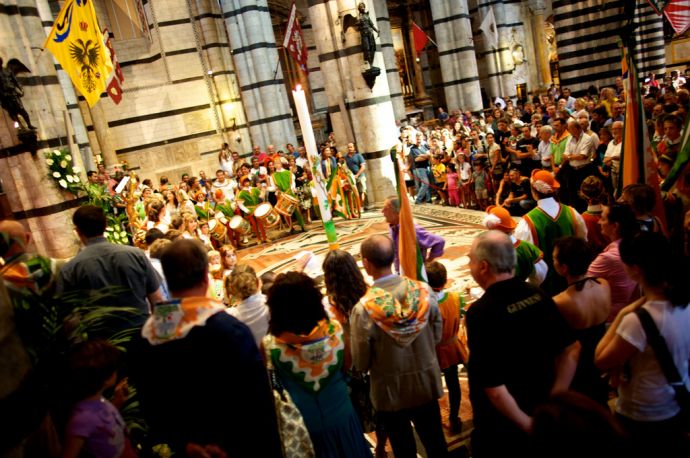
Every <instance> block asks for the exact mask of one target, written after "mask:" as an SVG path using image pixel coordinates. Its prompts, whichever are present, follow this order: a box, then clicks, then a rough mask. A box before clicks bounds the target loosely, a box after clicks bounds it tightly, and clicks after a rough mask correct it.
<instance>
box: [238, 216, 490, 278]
mask: <svg viewBox="0 0 690 458" xmlns="http://www.w3.org/2000/svg"><path fill="white" fill-rule="evenodd" d="M380 208H381V207H380V206H378V207H373V208H371V209H370V210H369V211H367V212H364V213H363V215H362V218H361V219H355V220H344V219H340V218H338V219H337V220H336V222H335V223H336V231H337V233H338V242H339V244H340V249H342V250H345V251H348V252H350V253H351V254H352V255H353V256H354V257H355V259H357V260H358V261H359V247H360V243H361V242H362V241H363V240H364V239H365V238H366V237H368V236H369V235H372V234H386V233H388V225H387V224H386V222H385V220H384V219H383V216H382V215H381V210H380ZM412 210H413V213H414V217H415V221H416V223H417V224H419V225H421V226H422V227H424V228H426V229H427V230H429V231H432V232H434V233H435V234H438V235H441V236H442V237H443V238H444V239H445V240H446V249H445V253H444V255H443V257H442V258H441V259H440V261H441V262H443V263H444V265H445V266H446V268H447V269H448V279H449V288H454V289H458V290H461V291H465V290H466V289H467V288H468V287H474V286H476V285H475V284H474V281H473V280H472V278H471V276H470V273H469V269H468V267H467V263H468V258H467V253H468V251H469V247H470V245H471V244H472V240H473V239H474V238H475V237H476V236H477V235H478V234H479V233H481V232H482V231H483V230H484V229H483V227H482V226H481V221H482V219H483V217H484V213H483V212H480V211H475V210H464V209H460V208H451V207H444V206H441V205H434V204H425V205H413V206H412ZM269 237H270V238H271V239H272V240H273V242H272V243H269V244H264V245H254V246H250V247H248V248H244V249H241V250H240V251H239V252H238V258H239V262H241V263H247V264H250V265H251V266H252V267H254V269H255V270H256V271H257V272H258V273H259V275H260V274H262V273H264V272H267V271H271V270H272V271H274V272H276V273H280V272H284V271H288V270H291V269H292V268H293V267H294V264H295V258H296V256H297V255H299V254H300V253H301V252H303V251H310V252H312V253H314V255H315V256H317V257H318V258H319V260H318V261H319V263H320V261H322V260H323V257H324V256H325V255H326V253H327V252H328V244H327V242H326V234H325V232H324V230H323V226H322V225H321V222H320V221H314V222H312V223H311V224H310V225H308V226H307V231H306V232H303V233H298V234H294V235H287V230H286V229H282V230H273V231H270V232H269Z"/></svg>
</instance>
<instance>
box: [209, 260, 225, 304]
mask: <svg viewBox="0 0 690 458" xmlns="http://www.w3.org/2000/svg"><path fill="white" fill-rule="evenodd" d="M208 275H209V282H208V297H210V298H212V299H216V300H218V301H222V300H223V299H224V298H225V292H224V291H223V265H222V263H221V261H220V253H219V252H218V251H216V250H212V251H209V252H208Z"/></svg>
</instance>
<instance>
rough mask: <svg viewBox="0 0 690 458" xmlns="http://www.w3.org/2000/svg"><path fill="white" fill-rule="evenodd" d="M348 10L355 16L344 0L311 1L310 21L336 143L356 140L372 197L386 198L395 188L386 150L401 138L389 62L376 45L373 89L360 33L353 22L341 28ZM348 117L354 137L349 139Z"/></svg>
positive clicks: (375, 199)
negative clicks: (387, 70)
mask: <svg viewBox="0 0 690 458" xmlns="http://www.w3.org/2000/svg"><path fill="white" fill-rule="evenodd" d="M367 7H368V10H369V16H370V17H371V18H375V17H377V14H376V8H375V6H374V5H372V4H371V3H369V4H368V5H367ZM339 14H341V16H340V17H339ZM345 14H351V15H352V16H354V17H355V18H356V17H357V14H358V13H357V10H356V9H355V4H354V3H352V2H348V1H346V0H310V1H309V16H310V19H311V21H310V22H311V24H312V28H313V31H314V39H315V42H316V49H317V51H318V54H319V62H320V66H321V71H322V73H323V75H324V85H325V87H326V95H327V96H328V105H329V107H328V112H329V114H330V117H331V124H332V125H333V130H334V132H335V136H336V142H337V144H338V145H339V146H340V147H341V148H344V146H345V144H346V143H347V142H349V141H354V142H355V143H356V144H357V148H358V150H359V152H361V153H362V154H363V155H364V158H365V159H366V161H367V171H366V174H367V178H368V188H369V192H368V198H369V199H370V202H382V201H383V200H384V199H385V198H386V197H388V196H390V195H392V194H393V193H394V192H395V185H394V183H395V176H394V172H393V164H392V162H391V160H390V159H389V157H388V149H389V148H390V147H391V146H392V145H394V144H395V142H396V140H397V137H398V131H397V128H396V126H395V115H394V112H393V104H392V102H391V97H390V92H389V89H388V79H387V78H386V77H385V68H386V67H385V65H384V62H383V56H382V53H381V52H379V51H380V50H379V49H377V52H376V54H375V57H374V66H375V67H379V68H380V69H381V75H379V76H378V78H376V83H375V85H374V87H373V89H369V87H368V86H367V84H366V82H365V81H364V78H363V77H362V71H363V70H364V69H365V68H367V67H368V64H367V63H365V61H364V57H363V55H362V52H361V48H360V43H361V41H360V35H359V32H358V31H357V30H356V28H354V27H350V28H348V30H346V31H343V30H342V25H341V24H342V23H343V16H344V15H345ZM342 32H344V38H345V40H344V41H343V40H342V37H343V35H341V33H342ZM377 48H378V46H377ZM341 107H343V108H344V111H343V110H342V109H341ZM348 120H349V122H350V124H351V126H352V130H353V134H354V138H348V135H347V131H348V129H347V126H346V123H347V121H348Z"/></svg>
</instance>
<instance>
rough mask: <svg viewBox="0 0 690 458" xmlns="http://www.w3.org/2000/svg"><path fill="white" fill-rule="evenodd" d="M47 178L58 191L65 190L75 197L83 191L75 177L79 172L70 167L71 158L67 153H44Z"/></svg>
mask: <svg viewBox="0 0 690 458" xmlns="http://www.w3.org/2000/svg"><path fill="white" fill-rule="evenodd" d="M45 161H46V164H47V165H48V176H49V177H50V178H51V179H52V180H54V181H55V185H56V186H58V188H60V189H66V190H68V191H69V192H71V193H72V194H74V195H75V196H76V195H77V194H78V193H79V191H84V186H83V185H82V184H81V179H79V176H78V175H77V174H78V173H79V172H80V170H79V169H78V168H76V167H72V156H71V155H70V154H69V152H68V151H66V150H65V151H60V150H56V149H55V150H52V151H50V152H47V153H46V159H45Z"/></svg>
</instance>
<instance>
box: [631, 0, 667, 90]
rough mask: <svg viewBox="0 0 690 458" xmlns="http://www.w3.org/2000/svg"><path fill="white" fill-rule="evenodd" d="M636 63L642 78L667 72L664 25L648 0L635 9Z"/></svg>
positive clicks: (642, 0) (638, 3)
mask: <svg viewBox="0 0 690 458" xmlns="http://www.w3.org/2000/svg"><path fill="white" fill-rule="evenodd" d="M634 23H635V24H636V25H637V28H636V29H635V45H636V47H635V52H634V56H635V62H636V63H637V70H638V71H639V72H640V76H642V75H646V74H647V73H649V72H652V73H665V72H666V45H665V43H664V23H663V20H662V17H661V16H659V15H658V14H656V12H654V10H653V9H652V7H651V6H649V3H648V2H647V1H646V0H641V1H638V2H637V8H635V19H634Z"/></svg>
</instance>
